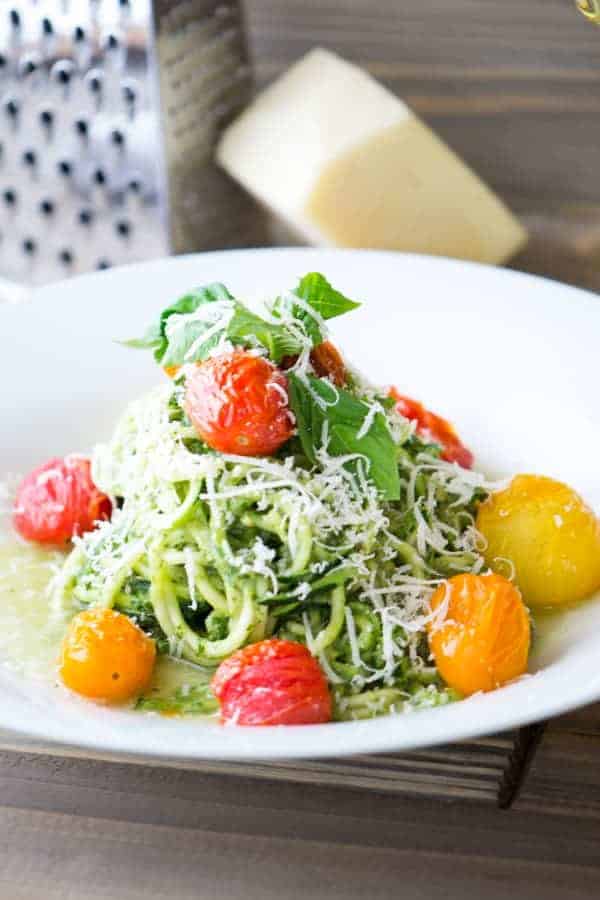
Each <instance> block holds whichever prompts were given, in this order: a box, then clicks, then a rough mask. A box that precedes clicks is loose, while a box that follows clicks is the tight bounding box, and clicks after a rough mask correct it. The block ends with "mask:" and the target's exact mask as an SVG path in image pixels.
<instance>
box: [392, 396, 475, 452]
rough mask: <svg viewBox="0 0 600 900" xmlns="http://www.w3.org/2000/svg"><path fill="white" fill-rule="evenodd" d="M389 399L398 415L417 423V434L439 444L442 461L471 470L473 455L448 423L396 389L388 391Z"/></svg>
mask: <svg viewBox="0 0 600 900" xmlns="http://www.w3.org/2000/svg"><path fill="white" fill-rule="evenodd" d="M390 397H393V398H394V400H395V401H396V409H397V410H398V412H399V413H400V415H402V416H404V417H405V418H406V419H410V420H411V421H415V422H416V423H417V434H420V435H421V436H422V437H424V438H427V439H428V440H431V441H433V442H434V443H436V444H440V446H441V447H442V449H443V452H442V459H445V460H446V461H447V462H456V463H458V464H459V466H462V467H463V469H470V468H471V466H472V465H473V454H472V453H471V451H470V450H468V449H467V447H465V445H464V444H463V443H462V441H461V440H460V438H459V436H458V434H457V433H456V431H455V430H454V428H453V426H452V425H451V424H450V422H447V421H446V419H442V417H441V416H438V415H436V414H435V413H432V412H430V411H429V410H428V409H426V408H425V407H424V406H423V404H422V403H418V402H417V401H416V400H411V398H410V397H405V396H403V395H402V394H400V393H398V391H397V390H396V388H392V389H391V390H390Z"/></svg>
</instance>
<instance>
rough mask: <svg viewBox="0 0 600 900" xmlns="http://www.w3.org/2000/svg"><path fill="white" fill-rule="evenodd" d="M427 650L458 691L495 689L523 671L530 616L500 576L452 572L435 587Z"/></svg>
mask: <svg viewBox="0 0 600 900" xmlns="http://www.w3.org/2000/svg"><path fill="white" fill-rule="evenodd" d="M443 604H447V609H446V611H445V615H444V616H443V620H442V621H441V622H439V621H435V620H434V621H433V622H431V623H430V625H429V627H428V636H429V649H430V650H431V653H432V655H433V658H434V659H435V664H436V666H437V668H438V671H439V673H440V675H441V676H442V678H443V679H444V681H445V682H446V683H447V684H448V685H450V687H452V688H454V689H455V690H457V691H460V693H461V694H464V695H465V696H468V695H470V694H475V693H476V692H477V691H493V690H494V688H497V687H500V685H502V684H506V682H507V681H512V680H513V679H514V678H518V677H519V675H522V674H523V673H524V672H525V670H526V669H527V658H528V655H529V644H530V623H529V615H528V613H527V609H526V607H525V604H524V603H523V600H522V598H521V593H520V591H519V590H518V588H516V587H515V586H514V585H513V584H512V583H511V582H510V581H508V579H506V578H503V576H502V575H471V574H465V575H455V576H454V577H453V578H450V579H449V580H448V581H446V582H445V583H444V584H442V585H440V587H439V588H438V589H437V590H436V591H435V593H434V595H433V597H432V598H431V608H432V610H438V609H440V607H442V605H443Z"/></svg>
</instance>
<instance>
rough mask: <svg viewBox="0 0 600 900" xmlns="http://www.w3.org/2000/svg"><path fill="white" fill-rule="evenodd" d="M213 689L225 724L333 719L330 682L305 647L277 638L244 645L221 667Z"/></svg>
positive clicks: (260, 723)
mask: <svg viewBox="0 0 600 900" xmlns="http://www.w3.org/2000/svg"><path fill="white" fill-rule="evenodd" d="M212 690H213V693H214V695H215V697H216V698H217V700H218V701H219V703H220V704H221V717H222V719H223V721H224V722H230V723H234V724H236V725H313V724H318V723H320V722H329V721H330V719H331V697H330V695H329V688H328V686H327V679H326V678H325V675H324V674H323V671H322V669H321V667H320V666H319V664H318V662H317V661H316V660H315V659H314V658H313V657H312V656H311V655H310V653H309V651H308V650H307V649H306V647H305V646H304V645H303V644H298V643H296V642H295V641H282V640H278V639H276V638H273V639H271V640H266V641H259V642H258V643H257V644H250V645H249V646H248V647H243V648H242V649H241V650H238V651H237V652H236V653H234V654H232V655H231V656H230V657H228V658H227V659H226V660H224V661H223V662H222V663H221V665H220V666H219V668H218V669H217V671H216V673H215V675H214V677H213V680H212Z"/></svg>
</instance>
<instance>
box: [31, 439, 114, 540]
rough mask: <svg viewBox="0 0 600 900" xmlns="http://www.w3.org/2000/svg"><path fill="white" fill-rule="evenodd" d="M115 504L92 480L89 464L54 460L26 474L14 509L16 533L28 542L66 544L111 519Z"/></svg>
mask: <svg viewBox="0 0 600 900" xmlns="http://www.w3.org/2000/svg"><path fill="white" fill-rule="evenodd" d="M111 512H112V503H111V501H110V499H109V497H107V496H106V494H103V493H102V491H100V490H98V488H97V487H96V485H95V484H94V482H93V481H92V476H91V471H90V461H89V459H86V458H84V457H81V456H75V455H73V456H66V457H65V458H64V459H60V458H58V457H54V458H53V459H50V460H48V462H46V463H44V465H42V466H39V467H38V468H37V469H34V470H33V471H32V472H30V473H29V475H26V476H25V478H24V479H23V481H22V482H21V484H20V485H19V487H18V489H17V495H16V499H15V503H14V507H13V525H14V527H15V530H16V531H17V532H18V533H19V534H20V535H21V537H23V538H25V540H27V541H36V542H37V543H38V544H56V545H62V544H66V543H67V542H68V541H70V540H71V539H72V538H73V537H75V536H78V535H81V534H84V533H85V532H86V531H93V529H94V528H95V527H96V522H98V521H100V520H102V519H109V518H110V515H111Z"/></svg>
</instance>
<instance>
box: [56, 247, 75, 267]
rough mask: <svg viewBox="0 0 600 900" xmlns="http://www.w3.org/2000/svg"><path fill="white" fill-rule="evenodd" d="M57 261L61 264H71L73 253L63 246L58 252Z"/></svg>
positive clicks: (73, 259) (67, 265)
mask: <svg viewBox="0 0 600 900" xmlns="http://www.w3.org/2000/svg"><path fill="white" fill-rule="evenodd" d="M58 261H59V262H60V263H62V265H63V266H66V267H69V266H72V265H73V263H74V261H75V255H74V253H73V251H72V250H70V249H69V248H68V247H64V248H63V249H62V250H60V251H59V253H58Z"/></svg>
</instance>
